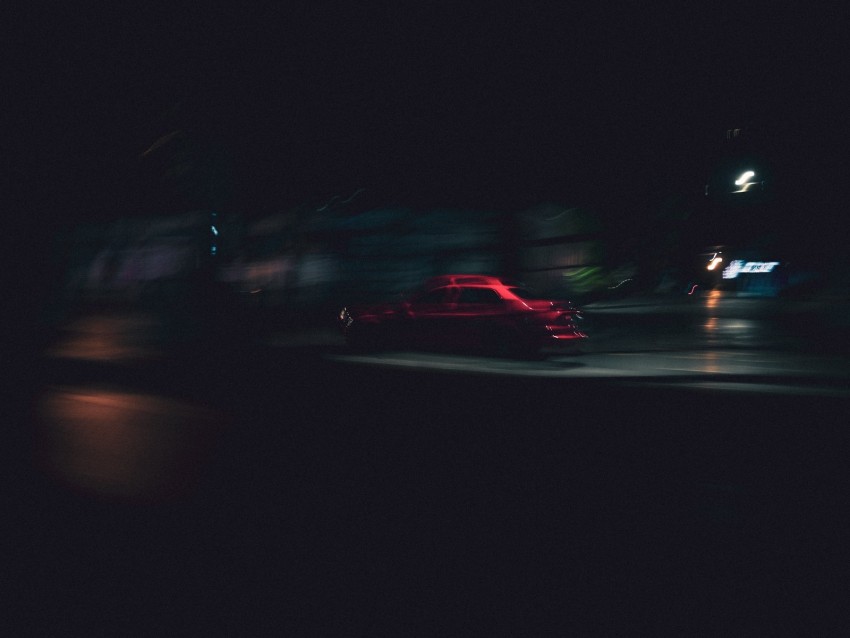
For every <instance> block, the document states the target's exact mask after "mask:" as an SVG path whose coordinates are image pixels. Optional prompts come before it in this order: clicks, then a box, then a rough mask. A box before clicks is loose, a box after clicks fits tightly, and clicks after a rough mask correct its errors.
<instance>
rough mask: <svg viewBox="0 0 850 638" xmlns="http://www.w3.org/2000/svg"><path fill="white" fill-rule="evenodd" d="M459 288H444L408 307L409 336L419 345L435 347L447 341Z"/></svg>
mask: <svg viewBox="0 0 850 638" xmlns="http://www.w3.org/2000/svg"><path fill="white" fill-rule="evenodd" d="M456 296H457V288H456V287H454V286H443V287H441V288H435V289H434V290H430V291H427V292H425V293H423V294H421V295H419V296H418V297H416V298H414V299H413V300H412V301H411V302H410V303H409V304H408V306H407V312H406V317H405V319H406V321H407V322H408V334H409V336H410V337H411V338H412V340H413V342H414V343H416V344H417V345H426V346H433V345H437V344H441V343H445V342H446V341H447V336H448V335H447V329H448V326H447V322H448V321H449V320H450V319H451V317H452V313H453V312H454V308H455V298H456Z"/></svg>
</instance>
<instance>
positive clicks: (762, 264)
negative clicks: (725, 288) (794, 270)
mask: <svg viewBox="0 0 850 638" xmlns="http://www.w3.org/2000/svg"><path fill="white" fill-rule="evenodd" d="M778 265H779V262H778V261H744V260H742V259H735V260H734V261H731V262H729V265H728V266H726V268H724V269H723V278H724V279H734V278H735V277H737V276H738V275H739V274H740V273H742V272H743V273H761V272H771V271H772V270H773V269H774V268H776V267H777V266H778Z"/></svg>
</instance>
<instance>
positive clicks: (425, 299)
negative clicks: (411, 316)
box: [414, 288, 450, 304]
mask: <svg viewBox="0 0 850 638" xmlns="http://www.w3.org/2000/svg"><path fill="white" fill-rule="evenodd" d="M449 290H450V289H449V288H437V289H436V290H432V291H430V292H426V293H425V294H424V295H422V296H421V297H419V299H417V300H416V301H415V302H414V303H417V304H440V303H447V302H448V301H449Z"/></svg>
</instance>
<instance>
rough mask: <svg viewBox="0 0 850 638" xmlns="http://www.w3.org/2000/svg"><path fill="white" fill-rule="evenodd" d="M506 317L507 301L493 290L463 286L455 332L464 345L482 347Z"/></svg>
mask: <svg viewBox="0 0 850 638" xmlns="http://www.w3.org/2000/svg"><path fill="white" fill-rule="evenodd" d="M504 317H505V301H504V300H503V299H502V298H501V297H500V296H499V293H497V292H496V291H495V290H493V289H492V288H488V287H480V286H479V287H475V286H462V287H461V289H460V292H459V294H458V297H457V303H456V304H455V311H454V320H455V324H456V325H455V328H454V332H455V333H456V334H457V335H458V337H459V338H460V339H462V340H463V343H465V344H467V345H469V346H480V345H482V344H484V343H485V342H486V340H487V339H488V338H489V337H490V336H491V334H492V333H493V331H494V326H497V325H499V324H500V323H501V322H502V321H503V320H504Z"/></svg>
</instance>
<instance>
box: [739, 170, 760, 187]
mask: <svg viewBox="0 0 850 638" xmlns="http://www.w3.org/2000/svg"><path fill="white" fill-rule="evenodd" d="M755 176H756V174H755V173H754V172H753V171H744V173H743V174H742V175H741V176H740V177H739V178H738V179H736V180H735V186H743V185H744V184H746V183H747V182H748V181H749V180H750V178H751V177H755Z"/></svg>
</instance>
